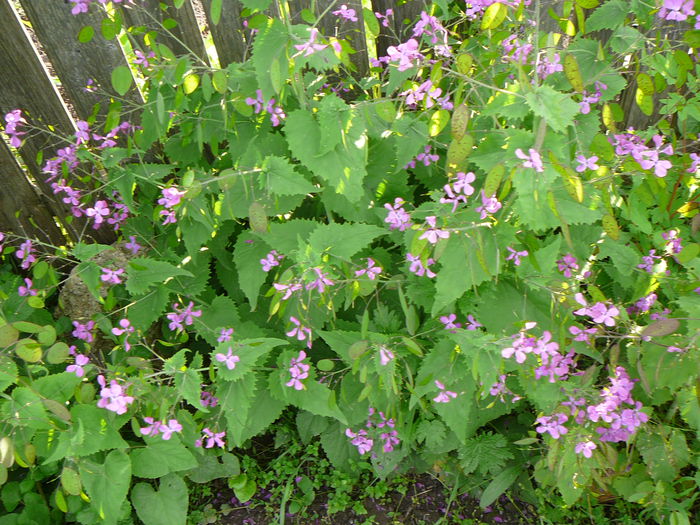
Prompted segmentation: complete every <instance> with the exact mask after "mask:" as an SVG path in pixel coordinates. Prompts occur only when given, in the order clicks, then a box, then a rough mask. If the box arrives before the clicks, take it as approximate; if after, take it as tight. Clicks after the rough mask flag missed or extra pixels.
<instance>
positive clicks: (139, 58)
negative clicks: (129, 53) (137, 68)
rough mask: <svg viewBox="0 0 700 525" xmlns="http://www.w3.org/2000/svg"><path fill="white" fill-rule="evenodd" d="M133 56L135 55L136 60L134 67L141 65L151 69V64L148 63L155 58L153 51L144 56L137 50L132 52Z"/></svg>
mask: <svg viewBox="0 0 700 525" xmlns="http://www.w3.org/2000/svg"><path fill="white" fill-rule="evenodd" d="M134 54H135V55H136V60H134V65H142V66H143V67H144V68H149V67H151V63H150V62H149V59H151V58H155V57H156V54H155V53H154V52H153V51H151V52H149V53H148V55H145V54H143V52H141V51H139V50H138V49H137V50H135V51H134Z"/></svg>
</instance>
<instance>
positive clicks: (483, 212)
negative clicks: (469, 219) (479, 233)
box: [476, 190, 503, 221]
mask: <svg viewBox="0 0 700 525" xmlns="http://www.w3.org/2000/svg"><path fill="white" fill-rule="evenodd" d="M502 207H503V205H502V204H501V203H500V201H499V200H498V199H497V198H496V195H491V196H490V197H487V196H486V194H485V193H484V190H481V205H480V206H477V208H476V212H477V213H478V214H479V219H481V220H482V221H483V220H484V219H485V218H486V217H489V216H491V215H493V214H494V213H496V212H497V211H498V210H500V209H501V208H502Z"/></svg>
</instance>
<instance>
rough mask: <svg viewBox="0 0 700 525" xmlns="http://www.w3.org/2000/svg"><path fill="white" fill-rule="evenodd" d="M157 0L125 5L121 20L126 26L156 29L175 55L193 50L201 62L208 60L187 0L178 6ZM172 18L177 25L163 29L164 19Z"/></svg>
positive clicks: (149, 29)
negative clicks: (178, 7) (177, 7)
mask: <svg viewBox="0 0 700 525" xmlns="http://www.w3.org/2000/svg"><path fill="white" fill-rule="evenodd" d="M163 6H164V7H165V10H163V9H162V7H161V2H160V0H143V1H142V2H140V3H139V4H136V5H134V6H129V5H128V4H127V5H124V8H123V9H122V13H123V14H124V22H125V24H126V26H127V27H129V26H144V27H146V29H147V30H148V31H157V32H158V40H159V41H160V42H161V43H163V44H165V45H166V46H168V47H169V48H170V50H171V51H172V52H173V53H175V54H176V55H177V56H181V55H186V54H189V53H193V54H194V55H195V56H197V57H199V58H200V60H202V61H203V62H204V63H207V64H208V63H209V58H208V57H207V51H206V48H205V46H204V40H203V39H202V33H201V31H200V30H199V27H198V26H197V19H196V17H195V14H194V9H193V8H192V4H191V3H190V2H189V1H187V2H185V3H184V4H183V5H182V7H181V8H180V9H176V8H175V7H174V6H172V5H170V4H163ZM168 18H171V19H172V20H175V21H176V22H177V26H176V27H174V28H172V29H169V30H167V31H166V30H164V29H163V20H167V19H168Z"/></svg>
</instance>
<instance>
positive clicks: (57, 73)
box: [0, 0, 557, 245]
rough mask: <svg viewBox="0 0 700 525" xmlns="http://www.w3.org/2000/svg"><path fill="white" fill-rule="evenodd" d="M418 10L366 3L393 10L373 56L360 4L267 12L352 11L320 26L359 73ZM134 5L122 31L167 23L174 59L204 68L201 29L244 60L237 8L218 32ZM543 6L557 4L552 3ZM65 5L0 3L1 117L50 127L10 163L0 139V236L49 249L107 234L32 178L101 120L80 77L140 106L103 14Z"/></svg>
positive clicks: (226, 8) (202, 2)
mask: <svg viewBox="0 0 700 525" xmlns="http://www.w3.org/2000/svg"><path fill="white" fill-rule="evenodd" d="M426 2H428V0H408V1H406V2H402V3H401V5H398V4H399V2H397V1H396V0H393V1H392V0H372V1H371V4H372V10H373V11H380V12H386V10H387V9H389V8H391V9H393V10H394V17H393V18H392V19H391V24H390V25H389V27H383V26H381V25H380V31H381V33H380V36H379V37H378V38H377V39H376V41H374V45H376V49H373V50H368V49H367V43H366V42H367V40H366V38H365V24H364V23H363V19H362V14H361V13H362V2H361V0H342V2H341V1H340V0H335V1H331V0H281V1H278V2H274V3H273V5H275V6H276V7H274V8H271V11H270V12H269V14H271V15H272V16H279V15H280V13H279V12H278V11H277V9H279V8H282V9H286V10H287V11H286V14H288V15H289V16H290V17H291V19H292V21H293V22H300V21H301V14H302V11H303V10H304V9H315V12H316V15H320V14H322V13H324V12H329V11H332V10H334V9H337V8H338V7H339V5H340V4H341V3H343V4H346V5H347V6H348V7H351V8H354V9H355V10H356V12H357V14H358V19H359V20H358V22H350V21H347V20H339V19H338V18H337V17H334V16H328V15H327V16H324V17H323V18H322V19H321V22H320V23H319V28H320V30H321V32H322V33H323V34H324V35H326V36H336V35H337V36H342V37H347V38H349V39H350V41H351V43H352V45H353V47H354V48H355V49H356V50H357V51H358V52H357V53H356V54H355V55H353V61H354V63H355V65H356V66H357V68H358V70H359V71H360V72H364V71H367V68H368V62H369V57H370V56H373V55H375V53H377V54H378V55H379V56H381V55H383V54H385V51H386V48H387V47H388V46H389V45H392V44H397V43H398V41H397V39H402V40H403V39H405V38H406V34H407V30H408V29H409V27H408V24H407V21H408V20H415V19H416V17H417V16H418V14H419V13H420V12H421V10H423V9H424V7H425V3H426ZM135 3H137V4H140V5H141V6H140V7H139V8H138V9H136V8H130V7H129V4H128V3H125V4H122V6H124V7H121V8H120V9H121V11H122V13H123V18H124V22H125V25H126V26H127V27H128V26H145V27H146V28H148V29H157V28H158V27H159V25H160V24H162V22H163V21H164V20H167V19H172V20H174V21H175V22H177V25H176V26H175V27H174V28H173V29H171V34H170V35H164V36H161V37H159V38H160V39H161V40H160V41H161V42H163V43H164V44H166V45H167V46H168V47H169V48H170V49H171V50H172V51H173V52H174V53H176V54H180V55H182V54H187V53H191V54H194V55H196V56H197V57H199V59H201V60H202V61H203V62H205V63H211V62H212V57H210V56H208V54H207V48H206V46H205V39H204V35H203V31H210V32H211V39H212V40H213V44H214V47H215V51H216V55H217V56H218V60H219V63H220V65H221V66H222V67H225V66H226V65H227V64H229V63H231V62H235V61H242V60H245V59H246V57H248V56H249V55H250V49H251V46H250V41H251V36H250V31H249V30H247V29H246V28H245V27H244V19H243V17H242V16H241V12H242V9H243V8H242V5H241V4H240V2H239V1H238V0H223V9H222V12H221V16H220V20H219V22H218V23H217V24H214V23H213V22H212V18H211V8H212V0H185V1H184V3H183V5H182V6H181V7H180V8H179V9H176V8H174V7H172V6H171V7H168V8H166V9H165V10H164V11H163V10H162V8H161V5H160V4H161V1H160V0H135ZM166 3H167V4H170V5H172V3H173V2H172V0H166ZM428 3H429V2H428ZM542 3H543V4H547V3H549V4H551V5H556V4H557V2H556V1H553V0H543V2H542ZM72 5H73V4H71V3H70V2H68V0H0V115H4V114H5V113H7V112H8V111H10V110H13V109H15V108H21V109H22V110H23V111H25V112H26V113H27V114H28V115H30V117H31V121H32V123H34V124H38V125H43V126H51V128H52V132H47V133H44V132H32V133H30V134H28V135H27V136H26V137H25V139H26V140H24V143H23V145H22V147H21V148H20V149H19V158H18V157H17V156H16V155H15V154H14V153H13V152H12V151H11V150H10V148H9V147H8V145H7V143H6V142H5V141H4V140H3V139H0V176H1V177H2V179H1V180H2V184H0V231H3V232H14V233H16V234H18V235H22V236H26V237H33V238H37V239H39V240H40V241H43V242H46V243H47V244H50V245H60V244H64V243H65V241H66V240H77V239H80V238H82V237H83V236H85V235H88V236H91V237H93V238H95V239H96V240H98V241H100V242H105V243H109V242H111V241H112V240H113V239H112V235H113V234H112V233H111V232H109V231H107V230H106V229H102V230H98V231H94V230H92V229H88V228H87V227H86V226H87V225H86V223H85V222H84V221H81V220H75V221H73V222H72V223H70V224H69V223H67V222H66V221H63V220H61V218H62V217H66V216H69V215H70V212H69V209H68V206H67V205H65V204H64V203H63V202H62V201H61V200H60V199H56V198H54V195H53V192H52V189H51V187H50V185H49V184H47V183H46V182H45V175H44V174H42V172H41V165H42V164H43V161H41V160H39V159H38V157H37V155H38V154H39V153H40V152H43V155H44V159H46V158H49V157H52V156H53V155H54V154H55V151H56V150H57V149H58V148H60V147H63V146H64V145H65V144H64V143H63V142H62V140H61V138H60V137H61V136H62V135H64V136H68V135H71V134H73V133H74V131H75V122H76V120H77V119H87V118H88V117H89V116H90V115H92V114H93V110H94V107H95V104H96V103H98V102H99V103H100V107H99V109H98V114H99V115H105V114H106V111H107V108H108V105H109V102H110V101H109V100H108V99H107V97H105V96H96V95H95V94H94V93H91V92H89V91H86V90H85V89H84V88H85V86H86V84H87V81H88V79H93V81H94V82H95V83H96V84H98V85H99V86H100V87H101V89H102V90H103V91H106V92H107V93H108V94H109V95H110V96H111V97H112V100H122V101H123V100H124V99H127V100H128V101H131V102H139V101H140V100H141V94H140V93H139V91H138V89H136V88H134V89H132V90H130V91H129V92H128V93H127V94H126V96H125V97H119V96H118V94H117V93H115V92H113V90H112V87H111V72H112V71H113V70H114V68H115V67H117V66H124V65H128V64H127V58H126V55H125V51H124V49H123V48H122V46H121V45H120V43H119V40H118V39H116V38H112V39H109V40H108V39H105V38H104V36H103V34H102V32H101V27H102V26H101V24H102V22H103V18H104V15H103V14H102V11H101V10H100V9H97V5H95V6H92V7H91V9H90V12H89V13H83V14H79V15H77V16H74V15H72V14H71V7H72ZM279 6H281V7H279ZM141 7H142V8H143V9H142V8H141ZM168 22H169V23H171V22H170V21H168ZM551 22H552V21H551V20H550V21H549V23H550V24H551ZM88 25H90V26H92V27H93V28H94V29H95V32H94V37H93V38H92V39H91V40H90V41H89V42H87V43H80V42H79V41H78V38H77V36H78V34H79V33H80V31H81V29H82V28H83V27H85V26H88ZM212 55H213V54H212ZM375 56H376V55H375Z"/></svg>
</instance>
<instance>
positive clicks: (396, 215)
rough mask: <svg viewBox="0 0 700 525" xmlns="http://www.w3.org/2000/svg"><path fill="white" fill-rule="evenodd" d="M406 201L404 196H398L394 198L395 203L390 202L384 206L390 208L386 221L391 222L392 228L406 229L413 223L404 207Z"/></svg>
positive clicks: (390, 227) (390, 226)
mask: <svg viewBox="0 0 700 525" xmlns="http://www.w3.org/2000/svg"><path fill="white" fill-rule="evenodd" d="M405 203H406V201H404V200H403V199H402V198H400V197H397V198H396V199H394V205H393V206H392V205H391V204H389V203H386V204H385V205H384V208H386V209H387V210H389V213H388V214H387V216H386V219H384V222H386V223H387V224H389V229H390V230H399V231H401V232H402V231H404V230H406V229H407V228H408V227H409V226H410V225H411V216H410V215H409V214H408V212H406V210H404V209H403V205H404V204H405Z"/></svg>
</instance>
